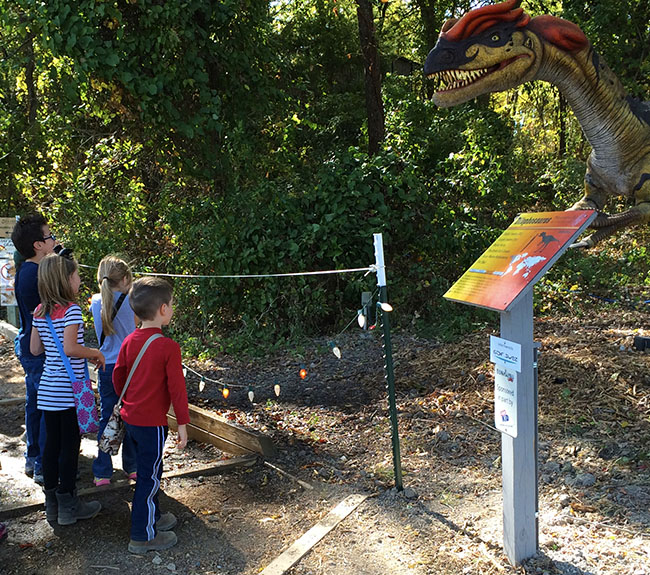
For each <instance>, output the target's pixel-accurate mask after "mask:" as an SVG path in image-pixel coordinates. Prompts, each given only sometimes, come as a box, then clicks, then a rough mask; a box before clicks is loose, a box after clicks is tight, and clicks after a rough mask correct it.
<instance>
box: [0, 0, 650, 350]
mask: <svg viewBox="0 0 650 575" xmlns="http://www.w3.org/2000/svg"><path fill="white" fill-rule="evenodd" d="M464 4H469V3H468V2H461V3H456V4H454V3H449V2H447V3H445V2H443V3H437V4H436V5H435V7H433V8H432V6H431V3H426V2H416V3H407V2H403V1H396V2H390V3H382V2H375V3H374V4H373V7H374V10H375V14H376V21H375V29H376V33H377V35H378V42H379V47H380V50H381V52H382V67H385V70H384V72H386V70H390V63H391V62H392V60H393V59H394V58H395V57H396V56H404V57H407V58H409V59H413V60H416V61H421V60H422V59H423V58H424V57H425V56H426V47H427V42H429V41H430V39H426V38H425V37H424V35H425V34H426V33H427V32H426V30H425V29H424V28H423V26H422V23H421V20H422V18H421V16H422V14H424V12H423V10H424V9H425V8H426V7H427V6H428V8H429V9H431V10H429V12H428V14H429V16H430V17H431V19H430V20H429V21H428V22H429V24H428V25H429V26H430V25H431V22H432V21H437V20H440V22H442V20H444V18H446V17H448V16H450V15H451V14H452V12H454V10H455V9H456V8H457V6H461V5H464ZM535 4H536V2H535V1H533V0H531V1H529V2H528V8H527V9H529V10H530V11H531V13H534V14H539V13H540V10H541V6H539V7H537V6H535ZM537 4H539V3H538V2H537ZM598 6H600V7H601V8H603V11H601V12H598V11H596V10H595V9H593V10H592V8H590V7H589V6H587V5H584V6H583V5H578V4H576V3H568V2H564V6H562V5H561V3H559V2H557V3H555V4H554V5H553V6H552V8H553V10H554V11H555V12H556V13H558V14H560V13H561V11H562V9H564V12H565V14H566V15H569V16H575V18H576V19H577V21H578V23H579V24H580V25H581V26H583V27H584V28H585V31H586V32H587V33H588V35H589V36H590V37H591V38H592V39H593V38H597V39H598V42H595V45H596V46H597V48H598V49H599V50H601V51H602V52H603V55H604V56H605V57H606V59H607V60H608V61H609V62H610V64H615V63H616V62H617V59H618V61H620V62H621V63H622V66H623V67H625V69H624V70H620V69H618V68H617V71H619V72H621V73H622V76H623V81H624V82H625V84H626V86H628V88H630V90H631V92H632V93H634V94H636V95H641V96H644V95H646V96H647V93H648V92H647V91H648V85H647V78H648V77H650V74H647V73H646V74H643V71H644V70H645V71H647V63H645V62H644V61H643V58H642V55H643V49H644V48H643V47H644V46H647V30H645V29H644V28H643V27H632V28H625V27H624V26H623V24H624V21H626V20H631V21H641V19H642V18H643V3H642V2H641V1H640V0H626V2H624V3H623V4H621V5H620V7H617V6H618V5H616V6H615V5H614V4H613V3H607V2H604V0H603V1H601V2H599V3H598ZM603 14H605V15H606V16H603ZM456 15H457V14H456ZM607 21H611V22H616V24H617V34H615V35H612V34H611V33H610V32H608V28H607V27H606V22H607ZM646 22H647V18H646ZM434 23H435V22H434ZM0 30H1V33H2V37H3V39H4V40H5V44H4V58H3V63H2V66H1V67H0V128H1V129H0V158H2V162H0V181H1V182H2V185H1V186H0V207H1V208H2V211H3V212H4V215H12V214H13V213H16V212H19V213H20V212H25V211H27V210H28V209H38V210H41V211H43V212H44V213H45V214H46V215H47V216H48V217H49V218H50V219H51V221H52V226H53V229H54V230H55V233H57V235H59V236H61V237H62V238H63V239H64V241H65V243H66V244H67V245H70V246H72V247H74V249H75V252H76V253H77V254H78V257H79V259H80V260H81V262H82V263H84V264H86V265H89V266H93V265H96V264H97V262H98V261H99V260H100V259H101V258H102V257H103V256H104V255H105V254H106V253H109V252H120V253H124V254H126V255H127V256H128V257H129V258H130V259H131V260H132V261H133V267H134V268H135V269H136V270H140V271H153V272H158V273H169V274H192V275H205V276H213V275H242V274H244V275H246V274H264V273H275V272H297V271H316V270H330V269H333V268H357V267H365V266H368V265H370V264H372V263H374V253H373V246H372V234H373V233H376V232H381V233H382V234H383V237H384V245H385V249H386V257H387V269H388V282H389V295H390V298H391V301H392V302H393V304H394V305H395V309H396V313H395V314H394V316H393V317H394V320H393V323H394V325H395V326H396V327H397V328H398V329H405V330H418V331H420V332H422V333H425V334H427V335H430V336H434V337H438V338H441V339H453V338H457V337H460V336H462V334H463V333H465V332H467V331H468V330H471V329H473V328H475V327H477V326H481V325H485V324H486V323H494V322H495V321H496V314H492V313H489V312H485V311H483V310H478V309H474V308H468V307H466V306H459V305H458V304H454V303H450V302H447V301H446V300H444V299H443V298H442V295H443V294H444V293H445V292H446V291H447V289H448V288H449V287H450V286H451V284H452V283H453V282H454V281H455V280H456V279H457V278H458V276H459V275H460V274H461V273H462V272H463V271H464V270H465V269H466V268H467V267H469V266H470V265H471V264H472V263H473V262H474V260H475V259H476V258H477V257H478V255H480V253H481V252H482V251H483V250H484V249H485V248H486V247H487V246H488V245H489V244H490V243H491V242H492V241H493V240H494V239H495V238H496V237H497V236H498V235H499V234H500V233H501V231H502V230H503V229H504V228H505V227H506V226H507V225H508V224H509V223H510V222H511V221H512V219H513V218H514V217H515V215H516V214H517V213H518V212H521V211H529V210H549V209H564V208H566V207H567V206H568V205H570V204H572V203H573V202H575V201H576V200H577V199H578V197H579V196H580V194H581V189H582V178H583V176H584V159H585V157H586V156H587V155H588V152H589V149H588V146H586V144H585V141H584V138H583V136H582V134H581V131H580V129H579V126H578V125H577V123H576V122H575V121H574V120H571V118H570V117H568V118H567V117H566V116H567V113H566V112H564V115H563V116H562V115H561V113H562V112H561V108H560V102H559V100H558V94H557V91H555V90H554V89H552V88H549V87H548V86H545V85H542V84H539V85H535V86H532V87H531V86H526V87H522V88H521V89H520V90H518V91H513V92H511V93H508V94H506V95H499V96H495V97H493V98H492V99H491V100H489V101H488V100H487V99H486V100H485V101H483V102H481V103H480V104H476V103H469V104H466V105H463V106H459V107H456V108H452V109H448V110H441V109H438V108H436V107H435V105H433V103H432V102H430V101H429V100H428V99H427V98H426V97H424V94H425V93H426V90H427V86H426V85H424V84H423V82H422V79H421V78H420V77H419V76H418V75H417V74H416V75H414V76H411V77H401V76H397V75H392V74H390V73H385V74H384V78H383V104H384V108H385V116H386V126H385V128H386V130H385V131H386V139H385V145H384V148H383V149H382V150H381V151H380V152H379V153H378V154H376V155H375V156H373V157H372V158H371V157H369V156H368V154H367V153H366V152H365V149H364V145H365V138H366V135H365V130H366V111H365V96H364V70H363V61H362V57H361V52H360V49H359V40H358V22H357V13H356V4H355V2H354V1H353V0H337V1H336V2H334V0H316V1H311V0H310V1H307V0H298V1H291V2H289V1H288V0H287V1H282V2H274V3H270V4H267V3H260V2H251V1H250V0H225V1H223V2H212V3H206V2H201V1H199V0H184V1H182V2H179V1H172V0H170V1H167V2H161V1H159V0H119V1H116V2H98V1H90V0H81V1H77V2H72V1H70V0H50V1H48V2H40V3H34V2H31V1H28V0H17V1H15V2H8V1H2V0H0ZM644 34H645V36H644ZM644 38H645V44H644V43H643V42H644ZM560 119H563V120H565V123H564V124H562V123H561V122H560ZM561 129H562V130H564V135H565V138H566V142H567V146H566V147H567V154H566V155H565V156H564V157H560V154H559V147H558V135H559V133H560V130H561ZM638 237H642V236H638V235H637V236H632V239H630V237H628V236H627V235H625V236H622V238H627V240H628V245H626V246H625V247H623V246H622V245H621V246H619V245H618V244H614V248H613V252H614V254H615V255H614V254H612V253H610V252H608V251H603V252H601V253H600V254H589V255H586V254H584V253H580V254H578V253H575V254H570V256H569V257H567V258H565V259H563V260H562V261H561V262H560V263H559V264H557V265H556V266H555V267H554V268H553V271H552V273H551V274H549V276H548V277H547V279H546V280H545V281H544V282H543V283H542V285H541V287H540V289H539V290H538V292H539V294H541V295H539V296H538V298H537V300H536V305H537V306H538V308H539V309H540V310H541V311H544V310H548V309H554V308H556V307H558V306H560V305H569V306H571V305H574V304H572V303H571V302H569V304H566V301H567V298H566V295H565V294H567V293H569V294H570V293H573V292H575V291H576V290H573V289H572V288H573V286H575V285H578V286H579V289H580V290H584V291H587V290H596V291H597V292H598V293H599V294H604V293H606V292H607V290H608V289H612V286H615V287H616V288H617V289H618V290H619V291H620V293H621V294H622V295H624V294H625V293H626V290H628V291H630V290H633V289H638V288H639V286H648V284H650V273H649V268H650V263H649V262H650V258H649V256H648V253H647V251H646V250H645V248H644V247H643V246H644V245H645V244H644V242H643V241H642V240H639V239H637V238H638ZM616 241H618V240H616ZM621 241H623V240H621ZM634 242H636V243H634ZM85 275H86V278H85V279H86V284H87V286H86V287H87V289H89V290H90V289H92V288H93V287H94V285H95V284H94V277H93V274H92V270H90V271H88V272H85ZM174 283H175V294H176V299H177V301H178V312H177V314H176V316H175V320H174V325H173V328H172V330H173V333H174V335H175V337H178V338H179V339H180V340H181V341H182V342H183V346H184V350H185V352H186V353H189V354H192V355H195V356H202V355H205V354H206V353H209V352H210V351H211V352H220V351H226V352H235V351H238V350H242V349H247V350H251V349H253V348H255V347H258V348H259V347H262V346H263V347H264V348H265V349H267V350H268V349H272V348H273V346H281V345H286V343H287V342H289V341H292V342H295V341H296V340H297V339H299V338H300V337H301V336H302V335H304V334H313V333H323V332H336V331H338V330H340V329H342V328H343V327H344V326H345V325H346V324H347V323H348V322H349V321H350V319H352V318H354V314H355V312H356V309H357V308H358V307H359V301H360V292H362V291H373V290H374V289H375V285H374V284H375V277H374V274H370V275H368V276H365V277H364V274H363V272H361V273H358V274H350V275H323V276H306V277H283V278H265V279H251V278H249V279H229V278H228V279H227V278H219V279H215V278H178V279H176V280H174ZM567 290H568V291H567ZM571 297H573V296H571ZM206 350H208V351H206Z"/></svg>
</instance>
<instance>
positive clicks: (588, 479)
mask: <svg viewBox="0 0 650 575" xmlns="http://www.w3.org/2000/svg"><path fill="white" fill-rule="evenodd" d="M595 483H596V477H595V476H594V475H593V474H592V473H580V474H578V475H576V481H575V484H576V485H578V486H580V487H591V486H592V485H594V484H595Z"/></svg>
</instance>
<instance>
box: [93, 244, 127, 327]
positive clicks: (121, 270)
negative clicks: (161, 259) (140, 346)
mask: <svg viewBox="0 0 650 575" xmlns="http://www.w3.org/2000/svg"><path fill="white" fill-rule="evenodd" d="M132 277H133V276H132V274H131V270H130V268H129V264H127V263H126V262H125V261H124V260H122V259H120V258H118V257H116V256H106V257H105V258H104V259H103V260H102V261H101V262H99V268H98V269H97V283H98V284H99V293H100V295H101V298H102V313H101V319H102V330H103V332H104V335H106V336H108V335H113V334H114V333H117V332H116V331H115V328H114V327H113V290H114V289H115V288H117V286H118V285H119V284H120V282H121V281H122V280H123V279H124V278H128V280H129V283H130V282H131V279H132Z"/></svg>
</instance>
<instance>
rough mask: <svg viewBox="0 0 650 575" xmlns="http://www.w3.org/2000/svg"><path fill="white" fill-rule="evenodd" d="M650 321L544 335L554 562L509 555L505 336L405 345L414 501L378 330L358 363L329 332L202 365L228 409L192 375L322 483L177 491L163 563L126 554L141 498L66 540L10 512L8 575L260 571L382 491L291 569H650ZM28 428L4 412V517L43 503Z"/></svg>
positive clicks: (202, 459) (2, 561)
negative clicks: (26, 452)
mask: <svg viewBox="0 0 650 575" xmlns="http://www.w3.org/2000/svg"><path fill="white" fill-rule="evenodd" d="M646 320H647V316H646V314H643V313H641V312H635V311H630V312H622V311H621V310H620V309H610V308H607V307H605V306H603V307H602V308H599V309H598V310H597V313H593V314H592V315H590V316H589V317H588V318H585V317H580V318H579V317H577V316H575V315H574V316H571V317H551V318H545V319H541V320H538V321H537V322H536V333H535V337H536V339H537V340H539V341H541V342H542V350H541V360H540V366H541V367H540V380H539V389H540V397H539V430H540V443H539V553H538V554H537V555H536V556H534V557H532V558H530V559H528V560H527V561H525V562H524V563H523V564H522V565H520V566H517V567H513V566H511V565H510V564H509V563H508V560H507V558H506V556H505V555H504V553H503V548H502V520H501V514H502V502H501V468H500V462H501V459H500V449H501V440H500V434H499V433H498V432H496V431H495V430H494V429H493V427H492V425H493V413H492V407H493V403H492V402H493V385H494V381H493V367H492V366H491V364H489V362H488V356H489V353H488V350H489V341H488V340H489V338H488V335H489V333H490V332H489V331H487V330H486V331H482V332H480V333H476V334H472V335H470V336H468V337H467V338H466V339H465V341H464V342H463V344H462V346H457V345H441V344H439V343H437V342H434V341H425V340H418V339H414V338H411V337H406V336H400V335H399V334H396V335H395V337H394V341H393V345H394V351H395V360H396V368H395V369H396V380H397V381H396V383H397V392H398V412H399V422H400V423H399V431H400V440H401V453H402V467H403V470H404V486H405V488H406V489H405V490H404V491H403V492H399V493H398V492H396V491H395V490H394V489H393V474H392V456H391V437H390V425H389V420H388V416H387V401H386V397H385V394H386V392H385V385H384V379H383V371H382V370H383V358H382V355H381V353H382V352H381V342H380V340H379V339H378V337H377V336H376V335H374V334H368V333H362V334H351V335H347V336H346V337H344V338H342V339H341V340H340V341H337V344H338V345H339V347H340V348H341V350H342V357H341V359H337V358H336V357H335V356H334V355H333V354H332V353H331V351H330V349H329V347H328V341H327V340H325V339H323V340H314V341H311V342H309V343H308V344H306V345H305V346H304V347H303V348H302V349H293V350H287V351H285V352H280V353H277V354H274V355H273V356H271V357H266V358H262V359H253V360H250V359H249V360H246V361H237V360H235V359H233V358H230V357H218V358H215V359H214V360H211V361H192V360H188V362H189V365H190V366H191V367H192V369H194V370H196V371H197V372H199V373H201V374H203V375H205V376H206V377H207V378H209V379H210V380H219V381H224V382H226V383H229V384H231V385H243V386H244V387H243V388H241V389H240V388H237V387H233V388H232V393H231V396H230V397H229V398H228V400H225V399H224V398H223V396H222V394H221V389H220V388H219V386H218V385H215V384H214V383H213V382H212V381H208V383H207V384H205V385H204V386H201V384H200V381H199V378H197V377H196V376H194V375H193V374H191V373H189V374H188V392H189V395H190V400H191V402H192V403H194V404H197V405H200V406H202V407H204V408H206V409H211V410H213V411H215V412H218V413H220V414H221V415H223V416H225V417H227V418H229V419H231V420H232V421H234V422H237V423H240V424H241V425H244V426H246V427H248V428H252V429H256V430H258V431H261V432H263V433H266V434H268V435H269V436H270V437H271V438H272V439H273V441H274V443H275V445H276V446H277V447H278V451H279V454H278V457H277V458H276V459H275V460H274V461H273V462H272V463H273V464H274V465H276V466H278V467H279V468H281V469H283V470H285V471H286V472H288V473H290V474H291V475H293V476H295V477H297V478H299V479H300V480H301V481H303V482H306V483H309V484H311V485H312V486H313V487H314V489H304V488H303V487H301V486H300V485H299V484H298V483H297V482H296V481H294V480H292V479H291V478H288V477H286V476H283V475H280V474H279V473H277V472H276V471H274V470H272V469H270V468H269V467H268V466H266V465H265V464H264V462H263V461H261V460H258V461H257V462H255V463H254V464H253V465H251V466H249V467H242V468H237V469H233V470H230V471H227V472H224V473H221V474H208V473H205V474H204V475H202V476H199V477H176V478H170V479H166V480H164V482H163V490H164V495H163V499H162V501H163V504H164V506H165V508H166V509H169V510H171V511H173V512H174V513H175V514H176V515H177V516H178V517H179V525H178V527H177V528H176V532H177V534H178V536H179V543H178V545H177V546H176V547H174V548H172V549H170V550H168V551H164V552H161V553H149V554H148V555H146V556H144V557H136V556H133V555H130V554H128V553H127V552H126V544H127V542H128V506H129V501H130V496H131V494H130V488H128V487H126V488H124V489H120V490H114V491H110V492H105V493H100V494H98V495H96V496H95V497H97V498H98V499H99V500H100V501H101V502H102V505H103V506H104V509H103V510H102V512H101V513H100V515H99V516H98V517H97V518H96V519H94V520H91V521H87V522H81V523H79V524H77V525H75V526H71V527H68V528H59V527H56V528H54V529H53V528H52V527H50V526H49V525H48V524H47V523H46V522H45V518H44V514H43V512H42V511H40V510H31V511H29V512H24V513H20V512H14V513H13V514H11V515H10V516H6V515H5V516H3V515H1V514H0V517H4V518H3V519H2V520H3V521H5V522H6V523H7V524H8V526H9V537H8V539H6V540H5V541H3V542H2V543H0V573H7V574H16V575H17V574H21V575H22V574H25V573H38V574H39V575H40V574H54V573H112V572H115V571H125V572H128V573H141V574H149V573H157V574H160V573H187V574H200V573H202V574H213V573H220V574H225V573H228V574H233V575H234V574H241V575H253V574H255V573H259V572H260V571H261V570H262V569H263V568H264V567H265V566H266V565H268V564H269V563H270V562H271V561H272V560H273V559H274V558H275V557H277V556H278V555H280V554H281V553H282V552H283V551H284V550H285V549H286V548H287V547H288V546H289V545H290V544H291V543H293V542H294V541H295V540H296V539H298V538H299V537H300V536H301V535H302V534H303V533H305V532H306V531H307V530H308V529H310V528H311V527H312V526H314V525H315V524H316V523H318V521H320V520H321V519H322V518H323V517H324V516H325V515H327V513H328V512H329V511H330V510H331V509H332V508H334V507H335V506H336V505H337V504H338V503H339V502H340V501H342V500H343V499H344V498H345V497H346V496H348V495H350V494H352V493H368V494H371V495H372V497H370V498H368V499H367V500H366V501H365V502H364V503H363V504H362V505H360V506H359V507H358V508H357V509H356V510H355V511H354V512H353V513H352V514H351V515H350V516H349V517H348V518H347V519H345V520H344V521H342V522H341V523H340V524H339V525H338V526H337V527H336V528H335V529H334V530H333V531H332V532H331V533H330V534H329V535H328V536H327V537H325V538H324V539H323V540H322V541H321V542H320V543H319V544H318V545H316V546H315V547H314V548H313V549H312V551H311V552H310V553H308V554H307V555H306V556H305V557H304V558H303V559H302V560H301V561H300V562H299V563H298V564H297V565H296V566H294V567H293V568H292V569H290V570H289V571H288V572H287V574H288V575H321V574H323V575H324V574H327V575H350V573H353V574H355V575H356V574H363V575H385V574H387V573H391V574H396V575H403V574H414V575H424V574H434V573H435V574H440V573H444V574H447V575H460V574H465V573H482V574H483V573H486V574H492V573H494V574H496V573H527V574H533V573H534V574H537V573H539V574H542V575H544V574H549V575H550V574H565V575H578V574H580V575H592V574H593V575H596V574H598V575H650V511H649V510H650V448H649V447H648V446H649V445H650V375H649V374H650V369H649V368H650V354H648V353H647V352H645V353H642V352H637V351H635V350H634V349H632V339H633V336H634V335H635V334H638V333H639V326H641V325H643V322H644V321H646ZM301 366H305V367H306V369H307V377H306V378H305V379H304V380H303V379H301V378H300V377H299V376H298V370H299V369H300V367H301ZM276 382H277V383H279V384H280V386H281V394H280V396H276V395H275V393H274V391H273V387H274V385H275V384H276ZM248 385H253V386H254V389H255V401H254V403H251V402H250V401H249V400H248V397H247V389H248ZM0 391H1V392H2V396H3V397H11V396H20V395H21V394H22V384H21V379H20V366H19V365H18V364H17V362H16V361H15V359H14V358H13V356H12V353H11V350H10V346H9V344H8V342H2V343H0ZM20 425H21V408H20V406H17V407H16V406H2V407H0V452H1V453H0V461H1V462H2V466H3V469H2V470H0V481H1V483H0V485H1V487H0V496H1V497H2V505H4V506H6V505H8V504H16V503H20V502H23V503H27V502H29V501H36V500H38V497H39V496H40V495H39V492H38V490H37V489H34V487H33V485H32V484H31V482H30V481H29V480H28V479H27V478H25V476H24V475H22V474H21V468H20V466H21V456H20V454H21V453H22V450H23V449H24V446H23V445H22V442H21V440H20V436H21V434H22V429H21V427H20ZM85 445H87V446H88V447H87V449H86V447H84V451H83V453H82V458H81V461H82V477H81V479H80V487H84V486H89V484H90V480H91V477H90V471H89V466H90V463H91V461H92V453H93V449H94V446H93V444H92V442H89V443H88V444H85ZM170 446H171V443H170ZM228 457H229V455H228V454H225V453H222V452H219V451H218V450H216V449H215V448H214V447H211V446H205V445H202V444H198V443H195V442H191V444H190V446H189V448H188V449H187V450H186V451H185V452H182V453H180V452H177V451H176V450H174V449H171V448H170V449H169V455H168V457H167V459H166V469H167V470H168V471H176V472H177V471H182V470H183V469H187V470H191V469H194V468H196V467H197V466H200V465H206V464H209V463H211V462H216V461H219V460H222V459H224V458H228ZM117 461H119V460H118V459H117V458H116V463H117ZM120 478H121V477H120V472H119V471H116V474H115V477H114V479H115V480H117V479H120Z"/></svg>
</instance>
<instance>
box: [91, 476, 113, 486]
mask: <svg viewBox="0 0 650 575" xmlns="http://www.w3.org/2000/svg"><path fill="white" fill-rule="evenodd" d="M93 483H94V484H95V487H105V486H106V485H110V484H111V480H110V479H107V478H105V477H95V478H93Z"/></svg>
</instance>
